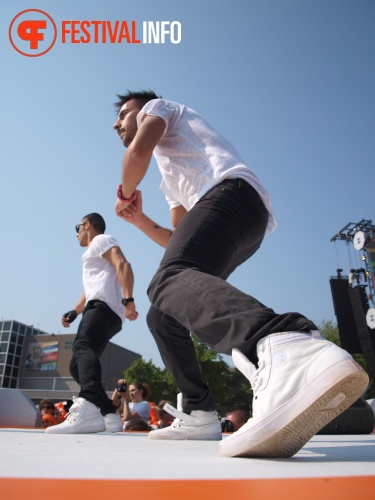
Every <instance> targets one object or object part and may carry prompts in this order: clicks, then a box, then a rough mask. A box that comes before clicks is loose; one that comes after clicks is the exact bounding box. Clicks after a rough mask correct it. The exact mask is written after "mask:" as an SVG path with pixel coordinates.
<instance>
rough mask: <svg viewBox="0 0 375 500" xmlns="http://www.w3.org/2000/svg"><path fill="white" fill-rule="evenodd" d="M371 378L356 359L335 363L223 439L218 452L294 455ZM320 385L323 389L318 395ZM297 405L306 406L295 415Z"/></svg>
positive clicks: (254, 456)
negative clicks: (248, 425)
mask: <svg viewBox="0 0 375 500" xmlns="http://www.w3.org/2000/svg"><path fill="white" fill-rule="evenodd" d="M340 373H341V376H340ZM345 373H346V374H345ZM338 378H339V380H337V379H338ZM335 379H336V380H337V382H336V383H333V385H330V386H329V387H328V388H327V387H326V386H327V383H329V382H327V380H331V381H332V380H335ZM368 381H369V378H368V375H367V373H366V372H365V371H364V370H363V369H362V368H361V367H360V366H359V365H357V363H355V362H354V361H350V360H345V361H341V362H339V363H336V364H335V365H333V366H332V367H330V368H329V369H328V370H325V371H324V372H323V373H321V374H320V375H319V376H318V377H317V378H315V379H314V380H313V381H312V382H310V384H308V385H307V386H306V387H304V388H303V389H302V391H301V392H300V393H298V394H297V395H296V396H295V397H293V398H292V399H291V400H290V401H288V402H287V403H285V404H284V405H283V406H282V407H281V408H279V409H277V410H276V411H275V412H273V413H272V414H271V415H270V416H269V417H268V418H266V419H264V420H263V421H260V422H259V423H258V424H255V425H254V426H253V427H251V428H250V429H248V430H247V431H246V430H245V432H242V433H241V430H240V431H238V432H239V434H238V435H237V436H236V435H235V434H233V435H232V436H230V437H228V438H226V439H224V441H223V442H222V443H221V444H220V445H219V456H224V457H249V458H290V457H292V456H293V455H295V454H296V453H297V452H298V451H299V450H300V449H301V448H302V447H303V446H304V445H305V444H306V443H307V442H308V441H309V440H310V439H311V438H312V437H313V436H314V435H315V434H316V433H317V432H319V431H320V429H322V428H323V427H325V426H326V425H327V424H328V423H329V422H331V421H332V420H333V419H334V418H336V417H337V416H338V415H340V414H341V413H342V412H344V411H345V410H346V409H347V408H349V407H350V406H351V405H352V404H353V403H354V402H355V401H357V399H358V398H359V397H360V396H361V395H362V394H363V392H364V391H365V390H366V387H367V385H368ZM317 387H318V388H319V389H321V390H320V394H319V395H318V396H317V395H316V393H317V392H319V390H318V391H317V390H316V388H317ZM298 407H303V408H304V410H303V411H302V412H300V413H299V414H298V415H295V416H293V413H295V408H298ZM293 410H294V411H293ZM245 425H246V424H245ZM267 427H268V429H267ZM270 428H271V429H272V430H270ZM270 432H271V434H272V435H271V436H270V437H269V438H267V439H265V440H264V438H263V436H264V435H265V434H269V433H270ZM227 439H228V440H229V441H227ZM226 441H227V442H226Z"/></svg>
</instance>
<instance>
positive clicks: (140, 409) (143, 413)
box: [123, 401, 150, 429]
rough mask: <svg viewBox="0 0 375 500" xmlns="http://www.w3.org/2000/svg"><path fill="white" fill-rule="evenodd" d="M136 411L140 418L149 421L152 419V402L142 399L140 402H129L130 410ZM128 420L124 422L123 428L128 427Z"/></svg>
mask: <svg viewBox="0 0 375 500" xmlns="http://www.w3.org/2000/svg"><path fill="white" fill-rule="evenodd" d="M132 411H136V412H137V413H138V415H139V418H140V419H142V420H144V421H145V422H148V421H149V420H150V403H148V402H147V401H140V402H139V403H129V412H130V413H131V412H132ZM127 423H128V421H125V422H124V425H123V429H126V425H127Z"/></svg>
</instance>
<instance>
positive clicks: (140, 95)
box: [115, 90, 161, 112]
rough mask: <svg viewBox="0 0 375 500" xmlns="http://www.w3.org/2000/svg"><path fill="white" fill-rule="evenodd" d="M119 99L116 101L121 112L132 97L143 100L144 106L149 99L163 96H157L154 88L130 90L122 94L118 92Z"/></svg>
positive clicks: (116, 106) (117, 109) (117, 108)
mask: <svg viewBox="0 0 375 500" xmlns="http://www.w3.org/2000/svg"><path fill="white" fill-rule="evenodd" d="M117 97H118V98H119V101H117V102H115V108H116V111H117V112H119V111H120V109H121V107H122V106H123V105H124V104H125V103H126V102H128V101H131V100H132V99H138V100H139V101H141V104H142V106H144V105H145V104H146V102H148V101H152V100H153V99H161V96H157V95H156V94H155V92H154V91H153V90H140V91H139V92H133V91H131V90H128V91H127V93H126V94H124V95H121V94H117Z"/></svg>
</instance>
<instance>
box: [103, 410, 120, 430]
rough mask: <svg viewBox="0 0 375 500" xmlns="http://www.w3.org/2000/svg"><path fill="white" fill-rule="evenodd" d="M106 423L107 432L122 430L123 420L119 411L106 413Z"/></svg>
mask: <svg viewBox="0 0 375 500" xmlns="http://www.w3.org/2000/svg"><path fill="white" fill-rule="evenodd" d="M104 423H105V430H106V431H107V432H122V422H121V419H120V415H119V414H118V413H107V415H104Z"/></svg>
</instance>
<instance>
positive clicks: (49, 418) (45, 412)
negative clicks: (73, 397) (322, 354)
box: [38, 399, 60, 429]
mask: <svg viewBox="0 0 375 500" xmlns="http://www.w3.org/2000/svg"><path fill="white" fill-rule="evenodd" d="M38 407H39V411H40V413H41V414H42V427H43V428H44V429H46V428H47V427H50V426H51V425H56V424H59V423H60V419H59V417H58V412H57V411H56V408H55V403H54V402H53V401H52V400H51V399H42V400H41V402H40V403H39V405H38Z"/></svg>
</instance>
